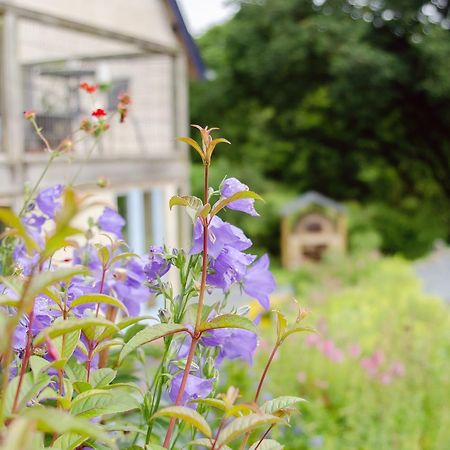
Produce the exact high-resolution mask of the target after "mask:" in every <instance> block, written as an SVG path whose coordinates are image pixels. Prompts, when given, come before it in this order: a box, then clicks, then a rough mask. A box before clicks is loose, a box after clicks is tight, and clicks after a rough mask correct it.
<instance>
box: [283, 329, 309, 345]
mask: <svg viewBox="0 0 450 450" xmlns="http://www.w3.org/2000/svg"><path fill="white" fill-rule="evenodd" d="M294 333H317V330H315V329H314V328H311V327H294V328H290V329H288V330H287V331H286V333H284V335H283V337H282V339H281V342H283V341H284V340H285V339H286V338H287V337H288V336H290V335H291V334H294Z"/></svg>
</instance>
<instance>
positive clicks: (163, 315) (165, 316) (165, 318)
mask: <svg viewBox="0 0 450 450" xmlns="http://www.w3.org/2000/svg"><path fill="white" fill-rule="evenodd" d="M158 317H159V320H160V321H161V323H169V321H170V319H171V317H172V316H171V315H170V312H169V311H168V310H167V309H165V308H160V309H159V310H158Z"/></svg>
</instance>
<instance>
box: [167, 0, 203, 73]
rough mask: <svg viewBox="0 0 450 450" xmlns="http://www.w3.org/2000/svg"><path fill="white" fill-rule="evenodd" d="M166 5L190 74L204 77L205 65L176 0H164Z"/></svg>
mask: <svg viewBox="0 0 450 450" xmlns="http://www.w3.org/2000/svg"><path fill="white" fill-rule="evenodd" d="M164 3H165V4H166V5H167V8H168V12H169V16H170V19H171V22H172V26H173V29H174V31H175V33H176V34H177V36H178V38H179V40H180V42H181V44H182V46H183V48H184V50H185V52H186V55H187V57H188V61H189V69H190V75H191V77H192V78H196V79H199V80H204V79H206V66H205V63H204V62H203V58H202V56H201V54H200V50H199V48H198V46H197V44H196V43H195V40H194V39H193V37H192V36H191V34H190V33H189V30H188V28H187V26H186V22H185V21H184V18H183V14H182V13H181V10H180V7H179V6H178V3H177V1H176V0H164Z"/></svg>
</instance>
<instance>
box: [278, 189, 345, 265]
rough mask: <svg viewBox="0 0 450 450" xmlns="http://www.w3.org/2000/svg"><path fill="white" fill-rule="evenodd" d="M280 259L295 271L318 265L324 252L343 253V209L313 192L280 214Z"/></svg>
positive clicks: (303, 196) (294, 201)
mask: <svg viewBox="0 0 450 450" xmlns="http://www.w3.org/2000/svg"><path fill="white" fill-rule="evenodd" d="M281 215H282V218H281V259H282V264H283V267H285V268H287V269H295V268H297V267H299V266H300V265H301V264H302V263H304V262H306V261H311V262H319V261H320V260H321V259H322V257H323V255H324V253H325V252H326V251H327V250H337V251H345V248H346V237H347V231H346V223H345V208H344V207H343V206H342V205H341V204H339V203H337V202H335V201H334V200H332V199H330V198H328V197H325V196H324V195H322V194H319V193H317V192H312V191H311V192H307V193H306V194H303V195H301V196H300V197H298V198H296V199H295V200H293V201H292V202H290V203H288V204H287V205H285V207H284V208H283V209H282V211H281Z"/></svg>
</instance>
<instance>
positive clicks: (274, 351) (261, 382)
mask: <svg viewBox="0 0 450 450" xmlns="http://www.w3.org/2000/svg"><path fill="white" fill-rule="evenodd" d="M279 346H280V343H279V342H277V343H276V344H275V347H274V348H273V350H272V352H271V353H270V356H269V359H268V360H267V363H266V367H264V371H263V373H262V375H261V379H260V380H259V384H258V388H257V389H256V394H255V400H254V401H255V403H256V402H257V401H258V398H259V395H260V394H261V389H262V387H263V384H264V381H265V379H266V376H267V372H268V371H269V368H270V365H271V364H272V361H273V358H274V356H275V354H276V353H277V350H278V347H279ZM270 430H271V428H269V430H268V431H267V433H268V432H269V431H270ZM249 437H250V433H249V432H247V433H246V435H245V437H244V439H243V440H242V443H241V446H240V447H239V450H243V449H244V448H245V446H246V444H247V442H248V439H249ZM263 439H264V436H263ZM258 446H259V444H258ZM255 450H256V449H255Z"/></svg>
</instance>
